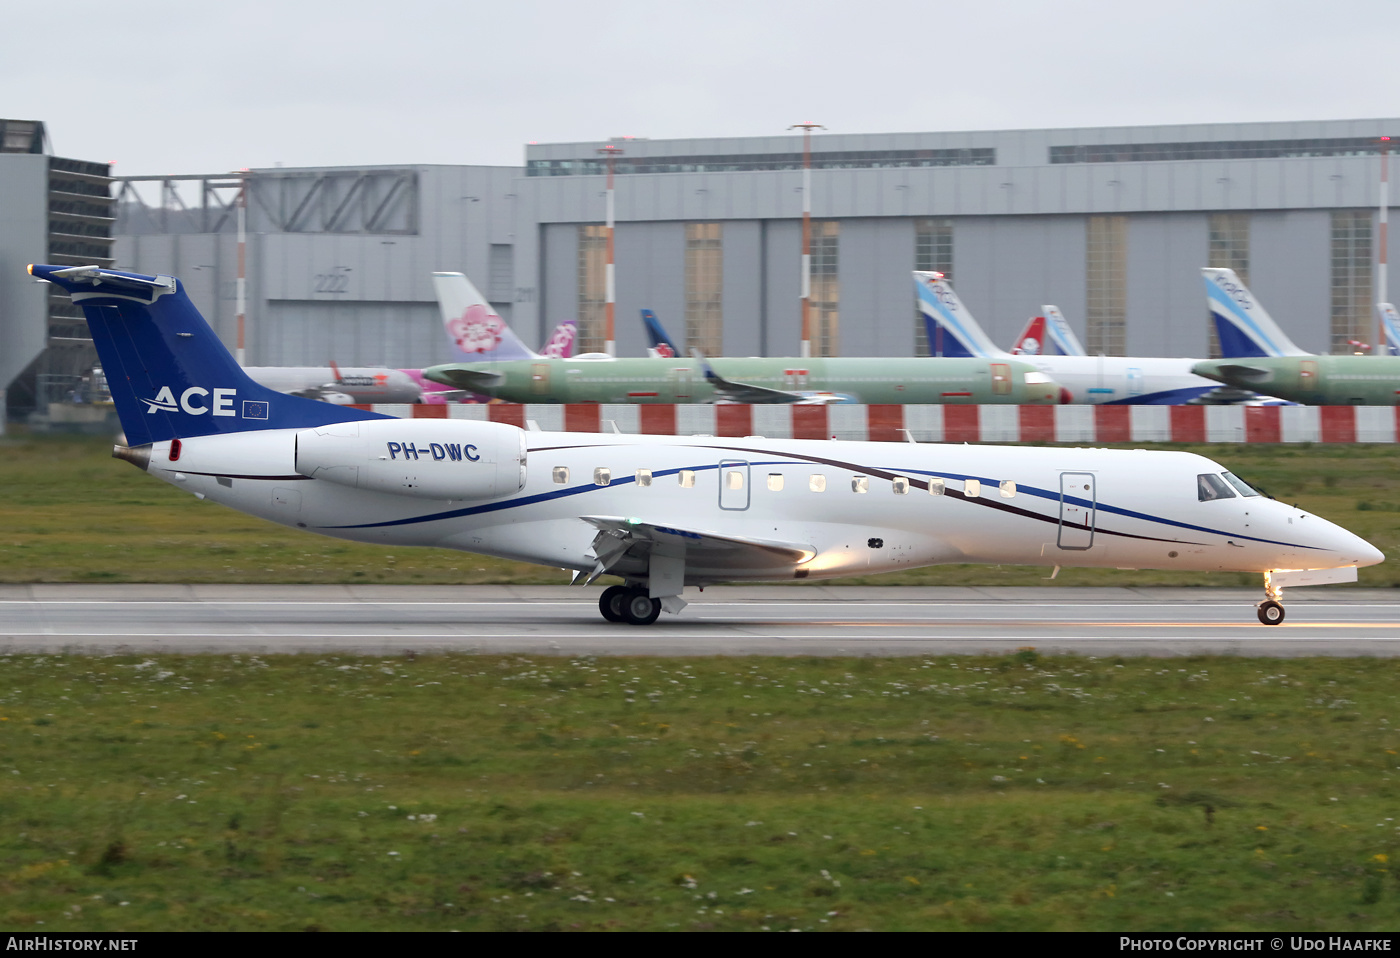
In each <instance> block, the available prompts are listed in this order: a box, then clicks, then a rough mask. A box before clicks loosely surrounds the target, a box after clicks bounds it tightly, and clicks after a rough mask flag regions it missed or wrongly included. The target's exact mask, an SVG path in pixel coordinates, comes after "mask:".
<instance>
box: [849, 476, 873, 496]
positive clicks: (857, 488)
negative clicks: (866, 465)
mask: <svg viewBox="0 0 1400 958" xmlns="http://www.w3.org/2000/svg"><path fill="white" fill-rule="evenodd" d="M851 491H852V492H869V491H870V477H869V476H852V477H851Z"/></svg>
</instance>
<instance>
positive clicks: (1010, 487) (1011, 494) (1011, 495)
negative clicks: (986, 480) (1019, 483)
mask: <svg viewBox="0 0 1400 958" xmlns="http://www.w3.org/2000/svg"><path fill="white" fill-rule="evenodd" d="M997 489H998V490H1000V491H1001V497H1002V498H1003V499H1015V498H1016V483H1014V482H1012V481H1011V480H1010V479H1003V480H1002V481H1001V482H1000V483H999V484H998V485H997Z"/></svg>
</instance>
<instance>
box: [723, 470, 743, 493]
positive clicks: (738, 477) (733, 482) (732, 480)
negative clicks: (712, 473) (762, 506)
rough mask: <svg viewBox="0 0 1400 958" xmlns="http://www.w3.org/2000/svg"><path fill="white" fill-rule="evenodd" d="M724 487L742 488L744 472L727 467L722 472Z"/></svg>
mask: <svg viewBox="0 0 1400 958" xmlns="http://www.w3.org/2000/svg"><path fill="white" fill-rule="evenodd" d="M724 488H726V489H742V488H744V473H743V472H742V471H741V470H739V469H727V470H725V473H724Z"/></svg>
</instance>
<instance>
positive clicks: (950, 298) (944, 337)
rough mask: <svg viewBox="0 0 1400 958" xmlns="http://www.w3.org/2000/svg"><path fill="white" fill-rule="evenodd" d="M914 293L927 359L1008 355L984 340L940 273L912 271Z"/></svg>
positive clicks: (978, 328)
mask: <svg viewBox="0 0 1400 958" xmlns="http://www.w3.org/2000/svg"><path fill="white" fill-rule="evenodd" d="M914 289H915V290H916V291H917V293H918V296H919V311H920V312H922V313H923V316H924V328H925V329H926V330H927V331H928V345H929V352H930V354H931V355H934V356H976V357H982V358H998V359H1000V358H1004V357H1006V356H1008V355H1010V354H1009V353H1006V352H1004V351H1002V350H1000V349H998V348H997V347H996V345H995V344H994V343H993V342H992V341H991V340H990V339H989V338H987V334H986V333H985V332H983V331H982V327H981V326H979V325H978V324H977V320H975V319H973V318H972V314H971V313H970V312H968V311H967V307H966V306H964V305H963V304H962V300H960V299H958V294H957V293H955V292H953V287H952V286H951V285H949V283H948V280H947V279H945V278H944V276H943V274H942V273H932V272H925V271H922V270H914Z"/></svg>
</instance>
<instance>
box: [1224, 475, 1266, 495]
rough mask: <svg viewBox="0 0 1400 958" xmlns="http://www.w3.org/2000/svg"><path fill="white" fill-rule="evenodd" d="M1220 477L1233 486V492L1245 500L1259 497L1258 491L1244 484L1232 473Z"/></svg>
mask: <svg viewBox="0 0 1400 958" xmlns="http://www.w3.org/2000/svg"><path fill="white" fill-rule="evenodd" d="M1222 475H1223V476H1224V477H1225V481H1226V482H1228V483H1229V484H1230V485H1232V486H1234V487H1235V490H1236V491H1237V492H1239V494H1240V495H1242V496H1244V497H1245V498H1246V499H1248V498H1250V497H1251V496H1257V495H1261V493H1260V492H1259V490H1258V489H1255V488H1254V487H1253V486H1251V485H1250V484H1249V483H1247V482H1245V481H1244V480H1243V479H1241V478H1240V477H1239V476H1237V475H1235V474H1234V473H1233V472H1226V473H1222Z"/></svg>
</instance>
